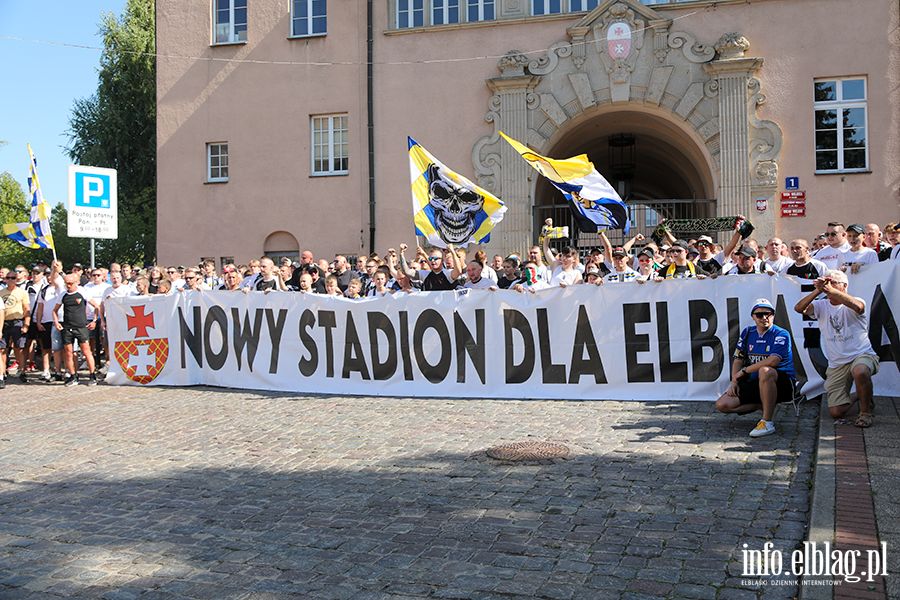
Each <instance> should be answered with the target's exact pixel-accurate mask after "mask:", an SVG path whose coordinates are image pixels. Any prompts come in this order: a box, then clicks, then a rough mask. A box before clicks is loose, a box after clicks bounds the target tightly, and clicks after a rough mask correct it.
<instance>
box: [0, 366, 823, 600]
mask: <svg viewBox="0 0 900 600" xmlns="http://www.w3.org/2000/svg"><path fill="white" fill-rule="evenodd" d="M818 412H819V410H818V406H814V405H812V404H810V405H805V406H803V407H802V408H801V410H800V413H799V415H798V414H796V413H795V412H794V410H793V409H790V408H788V410H783V411H782V412H781V414H780V415H779V417H778V421H777V423H778V427H779V431H778V434H777V435H773V436H769V437H765V438H760V439H751V438H750V437H749V436H748V433H749V431H750V430H751V429H752V428H753V426H754V425H755V423H756V418H757V417H754V416H752V415H751V416H744V417H733V416H726V415H722V414H719V413H718V412H717V411H716V410H715V407H714V405H713V404H712V403H704V402H624V403H623V402H598V401H591V402H583V401H566V402H561V401H542V400H527V401H522V400H497V399H476V400H456V399H442V398H376V397H339V396H323V395H310V396H300V395H293V394H292V395H288V394H277V393H267V392H254V391H241V390H226V389H216V388H205V387H196V388H180V389H178V388H137V387H113V386H107V385H101V386H98V387H96V388H87V387H83V386H79V387H75V388H65V387H63V386H61V385H53V384H50V385H42V384H38V383H33V384H28V385H16V384H14V383H11V384H10V385H9V386H8V387H7V389H6V390H3V392H2V395H0V598H32V599H38V598H53V597H75V598H103V599H108V600H116V599H134V598H141V599H142V600H146V599H157V598H158V599H175V598H196V599H201V598H215V599H221V598H236V599H257V598H259V599H261V598H333V599H347V600H350V599H352V600H363V599H390V598H397V599H400V598H404V599H408V598H466V599H504V600H510V599H527V598H549V599H563V600H568V599H581V598H589V599H592V600H597V599H599V600H602V599H606V598H610V599H612V598H615V599H620V598H621V599H633V600H637V599H641V598H692V599H697V598H710V599H712V598H794V597H795V596H796V595H797V593H798V586H797V585H796V582H790V581H789V582H788V583H789V585H785V586H765V585H763V586H760V585H752V584H750V583H749V582H747V581H746V580H745V579H743V578H742V577H741V573H742V563H741V557H742V550H743V549H744V544H747V548H750V549H760V548H762V547H763V544H764V543H766V542H773V543H774V544H775V548H777V549H780V550H783V551H791V550H793V549H794V548H795V546H797V544H799V543H801V542H802V541H803V539H804V538H805V535H806V532H805V528H806V524H807V521H806V518H807V514H808V511H809V503H810V483H811V477H812V461H813V458H814V452H815V440H816V435H817V416H818ZM757 416H758V415H757ZM528 441H536V442H548V443H555V444H564V445H565V446H566V447H568V449H569V451H570V452H569V454H568V455H567V456H565V457H563V458H554V459H549V460H538V461H525V462H514V461H503V460H496V459H493V458H490V457H488V456H487V454H486V451H487V450H488V449H489V448H491V447H494V446H497V445H499V444H507V443H513V442H528Z"/></svg>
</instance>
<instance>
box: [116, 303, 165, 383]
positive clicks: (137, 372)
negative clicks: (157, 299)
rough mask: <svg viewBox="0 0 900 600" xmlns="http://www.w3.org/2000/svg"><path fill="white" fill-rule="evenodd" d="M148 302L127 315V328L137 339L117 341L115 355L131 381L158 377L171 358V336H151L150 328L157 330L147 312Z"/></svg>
mask: <svg viewBox="0 0 900 600" xmlns="http://www.w3.org/2000/svg"><path fill="white" fill-rule="evenodd" d="M146 308H147V307H146V305H137V306H132V307H130V309H131V311H132V314H130V315H128V314H126V315H125V316H126V318H127V320H128V327H127V330H128V331H131V330H132V329H133V330H134V336H135V337H136V338H147V339H135V340H132V341H128V342H116V347H115V352H114V355H115V357H116V360H117V361H119V366H121V367H122V372H123V373H125V376H126V377H128V379H130V380H132V381H136V382H138V383H141V384H147V383H150V382H151V381H153V380H154V379H156V377H157V376H158V375H159V374H160V373H161V372H162V370H163V367H165V366H166V359H168V358H169V340H168V338H157V339H153V338H150V333H149V332H148V331H147V330H148V329H154V320H153V313H152V312H150V313H147V314H144V311H145V309H146Z"/></svg>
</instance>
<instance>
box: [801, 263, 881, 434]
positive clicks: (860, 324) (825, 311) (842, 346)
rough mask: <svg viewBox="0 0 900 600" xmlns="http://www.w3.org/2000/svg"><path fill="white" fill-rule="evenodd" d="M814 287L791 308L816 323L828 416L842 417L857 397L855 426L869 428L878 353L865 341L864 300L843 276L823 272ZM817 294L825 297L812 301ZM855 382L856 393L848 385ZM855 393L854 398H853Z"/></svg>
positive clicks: (838, 272)
mask: <svg viewBox="0 0 900 600" xmlns="http://www.w3.org/2000/svg"><path fill="white" fill-rule="evenodd" d="M815 286H816V289H815V290H813V291H812V292H810V293H809V294H807V295H806V296H804V297H803V298H801V299H800V302H798V303H797V306H795V307H794V310H795V311H797V312H798V313H800V314H805V315H809V316H810V317H813V318H814V319H816V320H817V321H818V322H819V329H820V330H821V331H822V351H823V352H824V353H825V358H827V359H828V369H827V370H826V371H825V393H826V394H828V412H829V413H831V418H832V419H842V418H844V417H845V416H846V415H847V413H848V412H850V409H851V408H852V407H853V405H854V404H856V401H857V400H859V416H857V417H856V422H855V423H854V424H855V425H856V426H857V427H871V426H872V423H874V422H875V418H874V417H873V416H872V409H873V408H875V406H874V403H873V402H872V376H873V375H875V374H876V373H877V372H878V356H876V355H875V351H874V350H873V349H872V344H871V342H869V317H868V314H867V313H866V303H865V301H864V300H863V299H862V298H856V297H854V296H851V295H849V294H848V293H847V275H846V274H845V273H842V272H841V271H826V272H825V277H819V278H818V279H816V282H815ZM819 294H825V298H820V299H819V300H816V297H817V296H818V295H819ZM854 383H856V394H853V395H851V394H850V388H851V387H852V386H853V384H854ZM854 396H856V397H854Z"/></svg>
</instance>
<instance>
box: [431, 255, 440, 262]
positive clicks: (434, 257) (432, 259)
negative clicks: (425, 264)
mask: <svg viewBox="0 0 900 600" xmlns="http://www.w3.org/2000/svg"><path fill="white" fill-rule="evenodd" d="M428 260H429V261H431V262H434V261H436V260H444V259H443V258H441V257H440V256H429V257H428Z"/></svg>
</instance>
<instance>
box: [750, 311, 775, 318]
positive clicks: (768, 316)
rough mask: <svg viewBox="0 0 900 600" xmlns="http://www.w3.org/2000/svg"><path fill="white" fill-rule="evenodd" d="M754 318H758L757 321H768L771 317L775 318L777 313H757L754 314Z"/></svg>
mask: <svg viewBox="0 0 900 600" xmlns="http://www.w3.org/2000/svg"><path fill="white" fill-rule="evenodd" d="M753 316H754V317H756V318H757V319H768V318H770V317H773V316H775V313H772V312H755V313H753Z"/></svg>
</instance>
